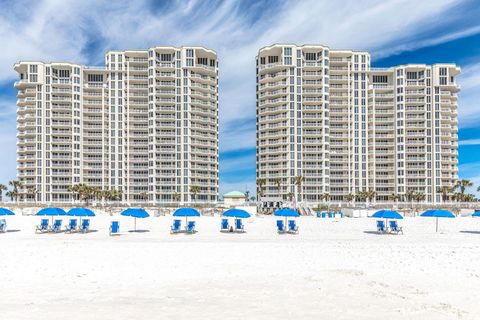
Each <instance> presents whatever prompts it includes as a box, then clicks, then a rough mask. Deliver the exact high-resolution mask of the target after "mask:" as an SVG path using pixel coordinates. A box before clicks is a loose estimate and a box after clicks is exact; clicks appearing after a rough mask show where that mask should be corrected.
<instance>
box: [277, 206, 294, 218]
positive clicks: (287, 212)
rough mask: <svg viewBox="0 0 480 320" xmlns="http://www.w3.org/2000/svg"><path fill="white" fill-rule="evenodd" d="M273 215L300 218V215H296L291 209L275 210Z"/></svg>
mask: <svg viewBox="0 0 480 320" xmlns="http://www.w3.org/2000/svg"><path fill="white" fill-rule="evenodd" d="M273 215H275V216H277V217H300V214H298V212H297V211H295V210H293V209H286V208H283V209H277V210H276V211H275V212H274V213H273Z"/></svg>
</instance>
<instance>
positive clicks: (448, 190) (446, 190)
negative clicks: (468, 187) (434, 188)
mask: <svg viewBox="0 0 480 320" xmlns="http://www.w3.org/2000/svg"><path fill="white" fill-rule="evenodd" d="M453 191H454V189H453V188H452V187H449V186H442V187H440V188H439V189H438V192H440V193H441V194H442V200H443V202H446V201H448V200H449V198H450V195H451V194H452V192H453Z"/></svg>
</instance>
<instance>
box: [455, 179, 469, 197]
mask: <svg viewBox="0 0 480 320" xmlns="http://www.w3.org/2000/svg"><path fill="white" fill-rule="evenodd" d="M472 186H473V182H472V181H470V180H466V179H463V180H459V181H457V183H456V187H457V188H459V189H460V193H461V194H462V195H464V194H465V189H467V188H470V187H472Z"/></svg>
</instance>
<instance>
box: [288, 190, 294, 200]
mask: <svg viewBox="0 0 480 320" xmlns="http://www.w3.org/2000/svg"><path fill="white" fill-rule="evenodd" d="M293 197H295V193H293V192H289V193H288V194H287V198H288V201H292V200H293Z"/></svg>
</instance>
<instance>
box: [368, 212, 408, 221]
mask: <svg viewBox="0 0 480 320" xmlns="http://www.w3.org/2000/svg"><path fill="white" fill-rule="evenodd" d="M372 218H378V219H387V220H388V219H403V217H402V215H401V214H400V213H398V212H397V211H393V210H380V211H377V212H375V213H374V214H373V215H372Z"/></svg>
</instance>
